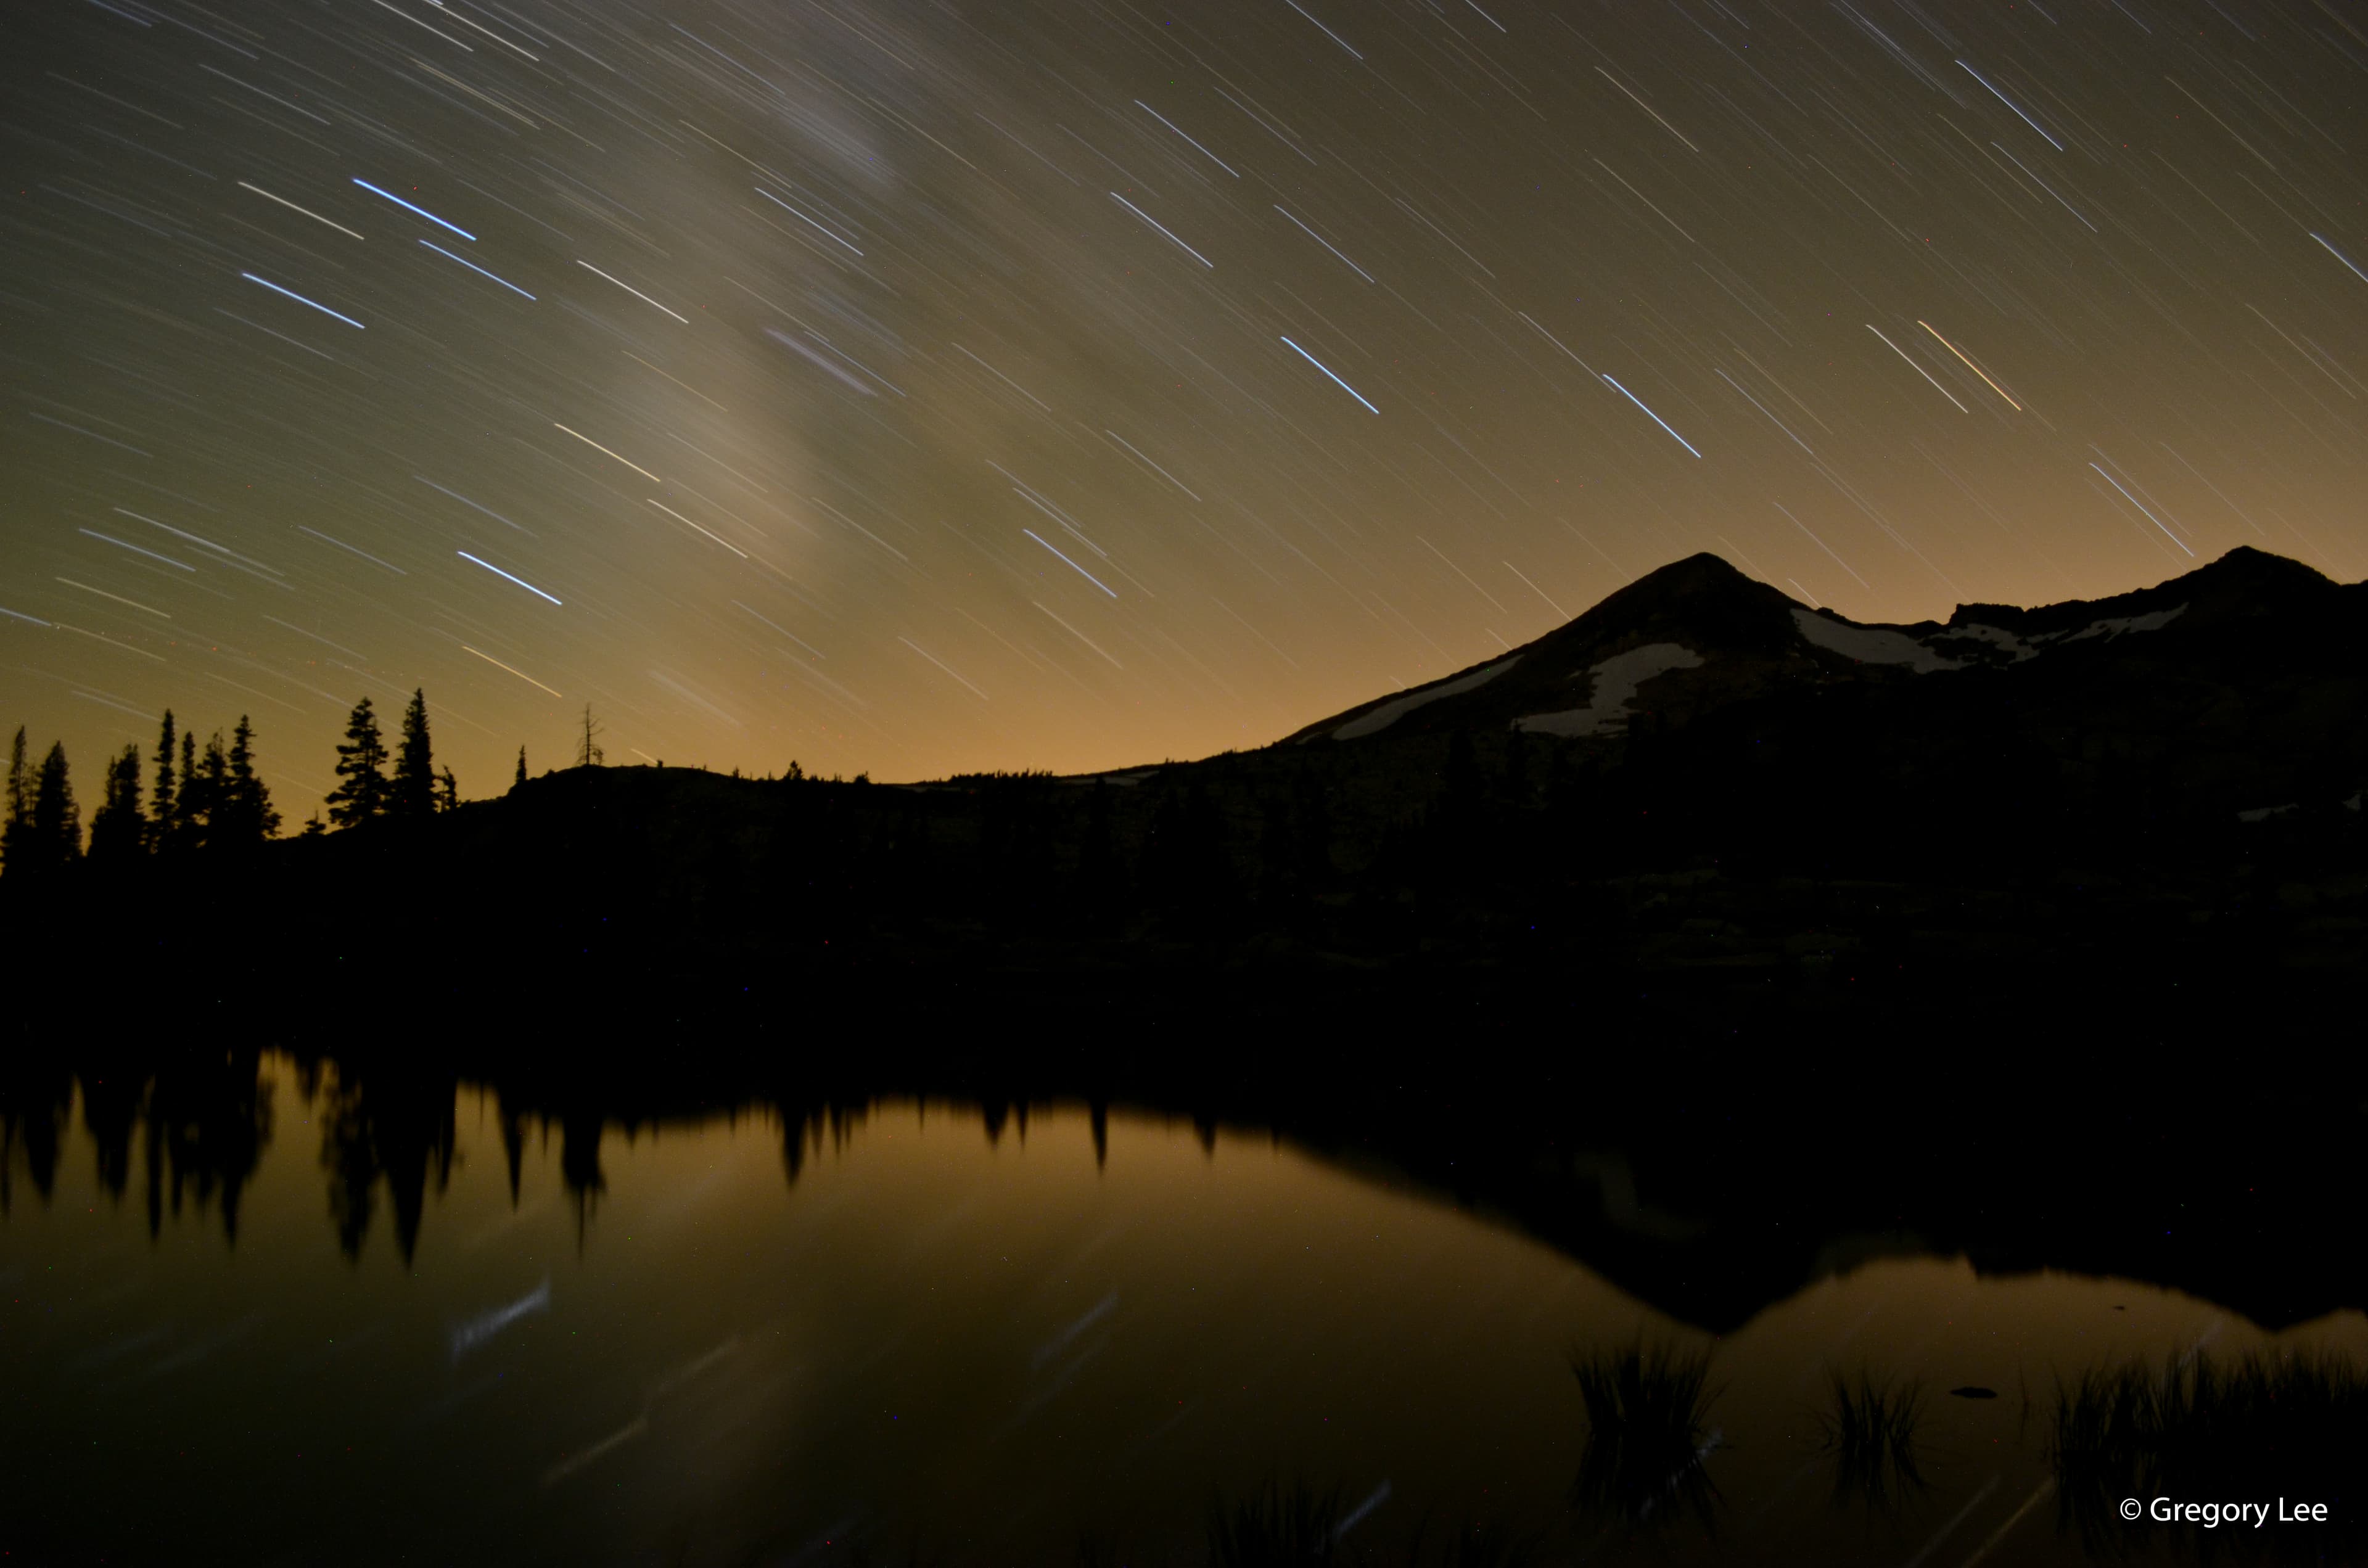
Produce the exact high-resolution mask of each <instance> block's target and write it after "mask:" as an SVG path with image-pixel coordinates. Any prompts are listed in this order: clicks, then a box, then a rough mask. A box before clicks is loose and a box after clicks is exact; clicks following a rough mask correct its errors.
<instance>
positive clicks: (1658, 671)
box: [1513, 642, 1702, 737]
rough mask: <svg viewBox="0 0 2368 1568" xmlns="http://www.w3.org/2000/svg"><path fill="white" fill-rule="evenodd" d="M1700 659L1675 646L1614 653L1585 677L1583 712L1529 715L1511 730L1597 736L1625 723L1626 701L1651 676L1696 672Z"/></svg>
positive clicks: (1651, 645) (1658, 644)
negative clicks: (1588, 684)
mask: <svg viewBox="0 0 2368 1568" xmlns="http://www.w3.org/2000/svg"><path fill="white" fill-rule="evenodd" d="M1701 665H1702V655H1701V654H1700V653H1695V652H1694V651H1693V650H1692V649H1691V648H1688V647H1685V646H1682V645H1681V644H1679V643H1676V642H1647V643H1645V646H1643V647H1641V648H1631V649H1629V650H1628V651H1627V652H1626V653H1614V654H1612V655H1611V657H1610V658H1608V659H1606V660H1604V661H1603V662H1602V663H1601V664H1600V665H1594V666H1593V667H1592V668H1590V669H1589V670H1588V672H1587V673H1588V675H1590V676H1594V677H1595V685H1594V687H1593V688H1592V689H1591V691H1590V694H1589V696H1590V700H1589V701H1588V705H1587V706H1586V707H1584V708H1573V709H1569V710H1565V711H1564V712H1560V713H1532V714H1531V715H1530V716H1529V717H1528V718H1526V719H1516V720H1514V721H1513V728H1515V729H1517V730H1526V731H1528V732H1529V733H1531V734H1533V735H1566V736H1574V737H1575V736H1583V735H1601V734H1608V733H1613V732H1615V731H1617V730H1618V729H1620V728H1621V727H1622V726H1623V725H1625V724H1626V723H1627V722H1628V701H1629V699H1631V698H1633V697H1634V696H1635V695H1636V688H1637V687H1641V686H1643V685H1644V684H1645V682H1646V681H1648V680H1651V679H1652V678H1653V677H1654V676H1665V675H1667V674H1668V673H1669V672H1670V671H1671V670H1691V669H1698V668H1700V667H1701Z"/></svg>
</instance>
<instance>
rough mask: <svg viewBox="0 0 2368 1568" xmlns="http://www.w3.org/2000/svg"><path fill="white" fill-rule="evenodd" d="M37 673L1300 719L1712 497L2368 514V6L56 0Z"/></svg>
mask: <svg viewBox="0 0 2368 1568" xmlns="http://www.w3.org/2000/svg"><path fill="white" fill-rule="evenodd" d="M0 62H5V63H0V81H4V82H5V93H0V132H5V136H6V141H5V146H6V171H7V174H8V176H9V177H8V179H7V181H6V207H5V208H0V261H5V265H4V266H0V361H5V374H0V388H5V397H0V411H5V413H0V465H5V467H0V472H5V473H6V480H7V488H6V501H5V503H0V505H4V506H5V511H0V519H5V520H0V610H5V612H6V613H5V614H0V672H5V673H0V690H5V691H6V694H7V696H8V699H9V700H8V702H7V703H6V711H5V713H0V718H5V719H6V722H7V724H8V725H9V726H10V727H11V728H12V729H13V727H14V725H15V724H17V723H19V722H21V723H24V724H26V725H27V726H28V730H29V732H30V734H31V738H32V740H33V743H34V744H35V746H36V748H37V749H38V748H40V747H45V746H46V744H47V743H48V742H49V740H51V739H52V738H63V740H64V742H65V744H66V745H67V748H68V751H69V753H70V754H71V755H72V756H73V757H74V763H75V771H76V777H77V783H78V786H79V789H80V791H81V793H82V794H83V796H84V798H85V802H86V805H85V810H87V802H89V801H95V799H96V797H97V788H98V780H97V765H98V764H99V762H100V760H101V758H102V756H103V755H104V754H105V753H108V752H109V751H113V750H115V749H119V748H120V746H121V745H122V744H124V743H125V742H127V741H136V742H138V743H139V744H141V746H142V751H143V753H144V752H145V751H146V749H147V748H148V747H149V746H150V745H152V744H154V734H155V721H156V716H157V714H158V713H159V711H160V710H162V709H164V708H165V707H166V706H167V705H169V706H171V707H172V708H173V709H175V710H176V712H177V713H178V715H179V717H180V718H181V720H182V722H183V723H184V724H185V725H194V726H195V727H196V728H197V730H198V732H199V734H200V735H203V734H205V733H209V732H211V731H212V730H214V729H216V728H220V729H222V730H224V731H227V730H228V729H229V728H230V726H231V724H232V723H233V722H235V720H236V718H237V716H238V715H239V714H240V713H241V712H246V713H250V714H252V715H253V717H254V719H255V722H256V726H257V729H258V732H259V734H260V749H261V757H262V763H263V768H264V772H265V776H266V778H268V779H269V780H270V781H271V782H272V783H273V785H274V787H275V790H277V791H278V794H279V805H280V807H281V809H282V810H283V811H284V812H287V813H288V815H289V818H290V824H291V826H292V825H293V824H295V823H296V822H300V821H301V820H302V818H303V817H304V816H305V815H306V814H307V813H308V812H310V811H311V809H312V807H313V805H314V804H315V803H316V802H317V801H318V799H319V797H320V796H321V794H322V793H323V792H324V791H325V790H327V788H328V787H329V785H330V784H331V782H332V781H333V780H332V778H331V774H330V765H331V763H332V761H333V753H332V749H331V748H332V744H333V742H334V740H335V739H336V735H337V733H339V731H340V730H341V729H342V726H343V722H344V719H345V715H346V712H347V710H348V709H349V708H350V707H351V706H352V704H353V702H354V700H355V699H357V698H359V697H360V696H362V695H364V694H366V693H367V694H370V695H371V696H373V697H374V698H375V699H377V701H378V704H379V706H380V708H381V710H382V711H384V712H386V713H388V715H389V717H390V718H392V717H393V714H394V713H395V712H398V711H399V710H400V708H401V705H402V702H403V701H404V699H406V698H407V697H408V695H409V693H410V692H411V690H412V688H414V687H425V688H426V689H427V697H428V700H429V704H430V708H431V712H432V715H433V719H434V722H435V726H436V738H437V743H438V755H439V760H450V762H451V764H452V765H453V766H454V767H455V769H456V771H457V773H458V776H459V778H460V781H461V793H462V794H463V795H464V796H473V795H484V794H491V793H495V792H497V791H498V790H500V789H502V788H505V787H506V786H507V783H508V780H509V778H510V774H511V767H512V758H513V756H514V754H515V752H516V749H517V747H518V745H519V744H521V743H523V744H525V745H526V747H527V750H528V756H529V761H530V763H531V765H532V766H533V767H534V768H535V770H536V771H538V772H539V771H541V769H543V768H545V767H553V766H559V765H563V764H564V763H565V762H567V761H568V760H569V759H570V756H571V752H572V746H571V741H570V727H571V724H572V722H574V721H575V716H576V715H577V714H578V713H579V712H580V710H582V708H583V706H584V705H585V704H586V703H587V702H588V703H590V704H591V705H592V707H593V709H594V710H595V712H596V714H597V715H598V718H599V720H600V721H601V722H602V723H603V724H604V725H605V727H606V733H605V735H604V736H603V744H605V746H606V748H607V751H608V757H609V761H610V762H611V763H612V764H613V763H628V764H630V763H636V762H640V761H642V760H643V759H664V760H665V761H666V762H667V763H668V764H669V765H673V764H701V765H705V766H707V767H714V768H718V769H727V768H731V767H741V768H743V769H746V770H750V771H754V772H757V773H765V772H769V771H772V770H776V769H779V768H782V767H786V766H787V764H788V763H789V762H790V760H791V758H793V757H794V758H796V759H798V760H799V761H800V762H802V763H803V766H804V767H806V768H807V770H808V771H810V772H811V771H821V772H824V773H830V772H833V771H842V772H846V773H849V774H852V773H854V772H856V771H857V770H859V769H862V770H869V771H870V772H871V774H872V775H873V776H875V777H878V778H922V777H930V776H939V775H943V774H946V773H949V772H952V771H957V770H970V769H980V768H1019V767H1049V768H1053V769H1055V770H1059V771H1076V770H1084V769H1088V768H1097V767H1115V766H1118V765H1121V764H1127V763H1133V762H1142V761H1156V760H1158V759H1161V758H1163V757H1178V758H1181V757H1188V756H1201V755H1205V754H1207V753H1210V752H1213V751H1218V750H1222V749H1224V748H1226V747H1249V746H1254V745H1259V744H1265V743H1267V742H1269V741H1271V740H1273V739H1276V738H1277V737H1279V736H1281V734H1283V733H1287V732H1289V731H1291V730H1292V729H1294V728H1296V727H1298V726H1299V725H1301V724H1304V723H1305V722H1310V721H1311V720H1313V719H1315V718H1317V717H1320V716H1321V715H1323V714H1324V713H1326V712H1328V711H1332V710H1338V709H1340V708H1343V707H1346V706H1348V705H1349V704H1351V703H1354V702H1358V701H1360V700H1363V699H1368V698H1371V697H1373V696H1377V695H1380V694H1382V693H1384V692H1386V691H1388V690H1391V689H1393V688H1395V687H1401V686H1406V685H1410V684H1416V683H1419V682H1423V681H1428V680H1431V679H1434V678H1436V677H1438V676H1442V675H1445V674H1447V673H1449V672H1450V671H1452V670H1454V669H1456V668H1458V667H1460V666H1462V665H1467V664H1470V663H1473V662H1475V661H1478V660H1481V659H1483V658H1486V656H1488V655H1489V654H1491V653H1496V652H1497V651H1499V649H1500V648H1501V647H1504V646H1508V645H1513V644H1518V643H1520V642H1525V641H1527V640H1529V639H1531V638H1533V637H1536V636H1538V635H1540V634H1541V633H1543V632H1544V631H1548V630H1549V629H1551V628H1552V627H1554V625H1556V624H1558V623H1559V622H1560V621H1561V620H1563V619H1565V618H1566V617H1567V616H1569V615H1573V614H1577V613H1578V612H1579V611H1581V610H1583V609H1585V608H1587V607H1588V606H1589V605H1591V604H1593V603H1594V602H1595V601H1596V600H1598V599H1599V598H1600V597H1603V596H1604V595H1605V594H1607V593H1610V592H1611V591H1613V590H1615V589H1617V588H1618V587H1620V586H1621V585H1622V584H1624V583H1626V582H1628V581H1630V580H1632V579H1633V578H1634V576H1636V575H1639V574H1643V573H1645V572H1647V571H1649V570H1651V569H1653V568H1654V567H1656V566H1659V565H1661V564H1664V563H1666V562H1669V561H1672V560H1675V559H1678V558H1679V557H1682V556H1685V555H1688V554H1691V553H1693V552H1694V551H1702V550H1709V551H1717V552H1718V553H1720V554H1722V555H1724V556H1725V557H1726V558H1727V559H1728V560H1729V561H1731V562H1735V563H1736V565H1738V566H1740V567H1741V568H1743V569H1744V570H1746V571H1748V572H1749V573H1751V574H1753V575H1755V576H1758V577H1759V578H1761V579H1763V580H1765V581H1768V582H1770V583H1772V584H1774V585H1776V586H1778V587H1780V588H1782V589H1783V590H1784V591H1785V592H1787V593H1791V594H1793V595H1794V596H1795V597H1799V598H1801V599H1802V600H1804V602H1811V603H1822V604H1827V605H1831V606H1833V607H1834V608H1838V609H1839V610H1840V611H1842V612H1843V613H1845V614H1847V615H1850V616H1853V617H1855V618H1858V619H1885V620H1906V619H1919V618H1922V617H1926V616H1945V615H1946V614H1947V613H1948V611H1949V609H1950V607H1951V606H1952V605H1953V604H1955V603H1958V602H1960V601H2005V602H2010V603H2038V602H2044V601H2049V600H2055V599H2061V598H2066V597H2093V596H2098V595H2102V594H2107V593H2112V592H2117V591H2121V590H2123V589H2127V588H2131V587H2135V586H2139V585H2146V584H2151V583H2154V582H2157V581H2160V580H2162V579H2163V578H2166V577H2169V576H2172V575H2175V574H2178V573H2180V572H2181V571H2184V570H2187V569H2189V568H2191V567H2192V566H2194V565H2196V564H2200V563H2202V562H2205V561H2209V560H2210V559H2212V558H2213V557H2214V556H2216V555H2218V554H2219V553H2221V552H2222V551H2226V550H2227V549H2229V548H2231V547H2233V546H2236V545H2238V544H2251V545H2256V546H2259V547H2260V548H2263V549H2266V550H2271V551H2277V552H2279V553H2281V554H2285V555H2291V556H2294V557H2296V558H2298V559H2300V560H2302V561H2305V562H2308V563H2310V564H2311V565H2313V566H2316V567H2317V568H2318V569H2319V570H2321V571H2323V572H2326V573H2328V574H2330V575H2333V576H2337V577H2340V578H2342V579H2344V580H2347V581H2348V580H2351V579H2355V578H2358V577H2360V576H2361V575H2362V573H2363V565H2362V562H2363V557H2368V522H2363V513H2362V505H2361V497H2362V493H2363V485H2362V479H2363V472H2362V471H2363V466H2368V465H2363V460H2362V459H2363V455H2368V442H2363V440H2362V412H2363V410H2368V383H2364V382H2363V381H2362V376H2363V375H2368V276H2363V269H2368V206H2363V204H2362V192H2363V183H2362V177H2361V175H2362V154H2363V152H2368V6H2361V5H2360V4H2357V3H2356V0H2323V3H2322V0H2297V3H2280V4H2275V5H2260V4H2243V5H2240V4H2237V0H2225V3H2214V0H2203V3H2200V4H2186V3H2179V4H2164V3H2162V0H2106V3H2101V4H2100V3H2092V0H2050V4H2049V5H2048V6H2046V7H2045V8H2044V9H2043V8H2042V7H2041V6H2038V5H2034V4H2030V3H2028V0H2024V3H2021V4H2016V5H2008V4H2003V3H1997V0H1986V3H1984V4H1980V5H1973V4H1954V3H1951V0H1837V3H1835V4H1830V5H1810V4H1806V3H1800V4H1794V3H1790V0H1787V3H1782V4H1773V5H1771V4H1766V3H1763V0H1678V3H1663V4H1643V3H1626V0H1623V3H1620V4H1584V5H1579V4H1572V5H1544V4H1538V3H1535V0H1486V9H1485V10H1484V9H1483V8H1481V6H1478V5H1474V4H1473V3H1471V0H1440V3H1439V4H1428V3H1412V4H1398V3H1392V4H1374V3H1371V0H1304V4H1299V3H1294V0H1202V3H1199V4H1194V5H1191V6H1180V7H1177V8H1172V9H1167V8H1160V7H1158V6H1149V5H1134V4H1128V3H1125V0H1113V3H1110V4H1097V3H1093V0H1060V3H1057V4H1055V3H1030V0H996V3H993V4H969V5H946V4H928V3H921V0H892V3H883V4H849V3H845V0H778V3H766V4H755V3H744V4H707V3H697V4H691V3H686V4H678V5H623V4H607V3H593V4H571V5H551V4H539V3H531V0H502V3H500V4H495V3H492V0H441V3H438V0H335V3H327V0H317V3H312V0H212V3H211V5H199V4H195V3H193V0H17V3H16V4H12V5H10V6H8V7H7V8H6V17H5V18H0Z"/></svg>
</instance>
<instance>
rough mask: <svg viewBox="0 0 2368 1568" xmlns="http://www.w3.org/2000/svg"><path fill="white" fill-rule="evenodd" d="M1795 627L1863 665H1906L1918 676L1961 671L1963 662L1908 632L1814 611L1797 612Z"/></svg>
mask: <svg viewBox="0 0 2368 1568" xmlns="http://www.w3.org/2000/svg"><path fill="white" fill-rule="evenodd" d="M1793 625H1795V626H1797V627H1799V628H1800V629H1801V635H1802V636H1803V637H1804V638H1806V639H1807V640H1808V641H1810V642H1814V643H1816V645H1817V646H1818V647H1820V648H1824V649H1826V650H1827V651H1828V652H1831V653H1839V654H1841V655H1843V656H1844V657H1845V658H1851V659H1856V660H1857V661H1858V662H1859V663H1860V664H1861V665H1907V667H1908V668H1910V669H1912V670H1914V671H1915V672H1916V673H1917V674H1918V675H1919V676H1920V675H1930V673H1931V672H1932V671H1934V670H1960V669H1963V668H1964V667H1965V664H1964V660H1963V659H1950V658H1944V657H1942V656H1941V654H1939V653H1934V652H1933V651H1932V650H1931V649H1930V648H1927V647H1926V646H1924V644H1923V643H1921V642H1918V641H1916V639H1915V638H1913V637H1910V636H1908V635H1907V633H1906V632H1905V631H1884V630H1882V629H1881V628H1879V627H1873V626H1851V625H1849V624H1847V623H1846V622H1843V621H1839V620H1827V619H1826V618H1825V617H1824V616H1822V615H1819V614H1817V613H1816V611H1815V610H1806V609H1795V610H1794V611H1793Z"/></svg>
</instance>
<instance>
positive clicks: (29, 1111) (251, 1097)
mask: <svg viewBox="0 0 2368 1568" xmlns="http://www.w3.org/2000/svg"><path fill="white" fill-rule="evenodd" d="M77 1090H79V1092H80V1094H81V1096H82V1119H83V1129H84V1131H85V1134H86V1135H87V1136H88V1137H89V1139H90V1141H91V1148H92V1152H93V1156H94V1159H95V1162H96V1165H97V1177H98V1185H99V1187H100V1188H101V1189H102V1190H103V1191H105V1192H106V1193H107V1194H108V1197H110V1198H112V1199H117V1200H119V1201H120V1200H121V1199H122V1198H123V1196H124V1195H125V1193H126V1192H127V1191H129V1190H130V1188H131V1176H132V1168H133V1164H134V1151H135V1148H136V1149H137V1153H138V1159H139V1163H140V1165H141V1167H142V1175H143V1177H144V1182H143V1187H144V1196H145V1198H146V1200H147V1212H148V1231H149V1234H150V1235H151V1236H154V1235H157V1234H160V1233H162V1231H163V1229H164V1223H165V1213H166V1211H167V1210H170V1212H171V1213H172V1214H173V1215H174V1216H175V1217H176V1219H177V1218H178V1217H179V1216H180V1214H181V1212H182V1210H183V1208H184V1206H185V1205H194V1207H195V1208H196V1209H197V1210H199V1211H200V1212H202V1211H204V1210H208V1209H210V1208H211V1207H213V1206H214V1204H215V1202H216V1200H217V1199H219V1201H220V1205H221V1211H222V1234H223V1236H224V1238H225V1239H226V1240H228V1241H230V1242H233V1243H235V1242H236V1241H237V1239H238V1211H239V1200H240V1199H241V1197H242V1196H243V1195H244V1194H245V1190H246V1186H247V1183H248V1182H249V1181H250V1180H251V1179H252V1178H253V1177H254V1175H255V1170H256V1165H258V1164H260V1163H261V1161H262V1158H263V1151H264V1149H265V1147H266V1146H267V1145H268V1143H269V1142H270V1141H271V1120H272V1116H271V1085H269V1083H268V1082H267V1081H266V1080H265V1079H264V1078H263V1076H262V1074H261V1052H260V1051H257V1050H256V1049H254V1048H245V1049H238V1048H232V1049H224V1050H219V1051H214V1050H208V1051H153V1052H142V1051H115V1052H111V1053H109V1054H108V1055H107V1056H105V1057H103V1058H97V1059H86V1060H85V1062H83V1063H82V1064H81V1065H80V1066H79V1067H78V1068H69V1067H59V1066H48V1065H34V1064H31V1063H24V1062H18V1063H12V1064H11V1065H10V1066H9V1067H8V1068H6V1070H5V1071H0V1213H5V1212H6V1211H7V1209H8V1206H9V1204H10V1203H11V1202H12V1201H13V1199H14V1187H15V1181H16V1175H17V1170H18V1169H19V1167H20V1166H21V1168H22V1169H23V1170H24V1172H25V1174H26V1175H27V1176H28V1177H29V1178H30V1179H31V1182H32V1186H33V1190H34V1192H35V1194H36V1195H37V1196H38V1197H39V1198H40V1200H41V1201H42V1202H44V1203H46V1202H48V1201H49V1199H50V1198H51V1193H52V1192H53V1190H54V1189H55V1185H56V1180H57V1168H58V1161H59V1157H60V1153H61V1151H62V1148H63V1142H64V1135H65V1131H66V1127H67V1125H68V1119H69V1117H70V1115H71V1113H72V1108H73V1104H74V1096H75V1093H76V1091H77Z"/></svg>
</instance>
